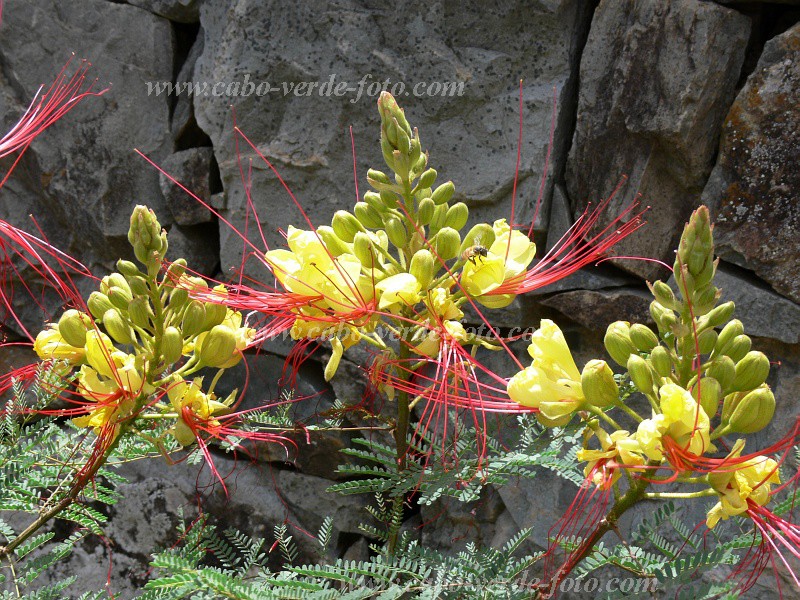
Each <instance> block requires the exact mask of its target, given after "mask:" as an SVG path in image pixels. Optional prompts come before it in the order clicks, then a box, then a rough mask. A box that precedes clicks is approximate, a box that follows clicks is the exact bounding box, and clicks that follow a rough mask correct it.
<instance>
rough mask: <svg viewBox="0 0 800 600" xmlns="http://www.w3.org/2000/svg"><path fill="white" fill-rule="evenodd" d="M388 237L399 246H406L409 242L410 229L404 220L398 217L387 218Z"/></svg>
mask: <svg viewBox="0 0 800 600" xmlns="http://www.w3.org/2000/svg"><path fill="white" fill-rule="evenodd" d="M386 237H388V238H389V241H390V242H392V243H393V244H394V245H395V246H397V247H398V248H405V246H406V244H407V243H408V231H406V226H405V225H403V222H402V221H401V220H400V219H398V218H396V217H389V218H388V219H386Z"/></svg>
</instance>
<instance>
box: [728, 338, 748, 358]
mask: <svg viewBox="0 0 800 600" xmlns="http://www.w3.org/2000/svg"><path fill="white" fill-rule="evenodd" d="M752 345H753V342H752V341H751V340H750V338H749V337H748V336H746V335H737V336H736V337H735V338H733V341H732V342H731V343H730V344H729V345H728V349H727V350H726V351H725V354H726V355H727V356H730V357H731V360H732V361H733V362H739V361H740V360H742V359H743V358H744V357H745V356H746V355H747V353H748V352H750V348H751V346H752Z"/></svg>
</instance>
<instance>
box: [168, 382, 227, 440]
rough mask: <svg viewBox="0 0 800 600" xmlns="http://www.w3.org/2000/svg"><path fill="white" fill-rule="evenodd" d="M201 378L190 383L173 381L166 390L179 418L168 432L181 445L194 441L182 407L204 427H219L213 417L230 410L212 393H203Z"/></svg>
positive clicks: (190, 426)
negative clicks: (187, 409)
mask: <svg viewBox="0 0 800 600" xmlns="http://www.w3.org/2000/svg"><path fill="white" fill-rule="evenodd" d="M202 385H203V378H202V377H198V378H197V379H195V380H194V381H192V383H187V382H186V381H185V380H184V379H180V380H178V381H173V382H172V383H171V384H170V386H169V389H168V390H167V396H168V397H169V401H170V403H171V404H172V408H173V409H174V410H175V412H177V413H178V415H179V418H178V420H177V421H176V422H175V425H173V426H172V428H171V429H170V430H169V433H171V434H172V436H173V437H174V438H175V439H176V440H178V443H179V444H180V445H181V446H188V445H190V444H192V443H194V441H195V434H194V429H193V428H192V425H194V423H192V424H188V423H187V422H186V416H187V415H186V414H185V411H184V409H185V408H187V407H188V408H189V410H190V411H191V412H192V414H193V415H194V417H193V418H196V420H197V421H200V422H202V423H203V425H204V426H205V427H219V426H220V423H219V421H217V420H216V419H215V418H214V417H215V416H217V415H225V414H228V413H230V412H231V409H230V407H229V406H227V405H226V404H223V403H222V402H218V401H217V400H216V399H215V396H214V395H213V394H205V393H203V389H202Z"/></svg>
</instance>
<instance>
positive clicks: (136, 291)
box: [128, 275, 150, 296]
mask: <svg viewBox="0 0 800 600" xmlns="http://www.w3.org/2000/svg"><path fill="white" fill-rule="evenodd" d="M128 283H129V284H130V288H131V293H132V294H133V295H134V296H146V295H147V294H148V293H149V292H150V288H149V287H148V285H147V281H146V280H145V278H144V277H140V276H138V275H136V276H133V277H130V278H129V279H128Z"/></svg>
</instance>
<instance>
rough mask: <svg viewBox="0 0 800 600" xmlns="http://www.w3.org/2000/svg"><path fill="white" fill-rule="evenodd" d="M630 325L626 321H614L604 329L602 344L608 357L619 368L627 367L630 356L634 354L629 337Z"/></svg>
mask: <svg viewBox="0 0 800 600" xmlns="http://www.w3.org/2000/svg"><path fill="white" fill-rule="evenodd" d="M630 331H631V328H630V324H629V323H628V322H627V321H616V322H615V323H611V325H609V326H608V329H606V335H605V337H604V338H603V344H604V345H605V347H606V352H608V355H609V356H610V357H611V358H612V359H614V362H615V363H617V364H618V365H620V366H623V367H625V366H627V364H628V358H630V356H631V354H636V346H634V345H633V342H632V341H631V335H630Z"/></svg>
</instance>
